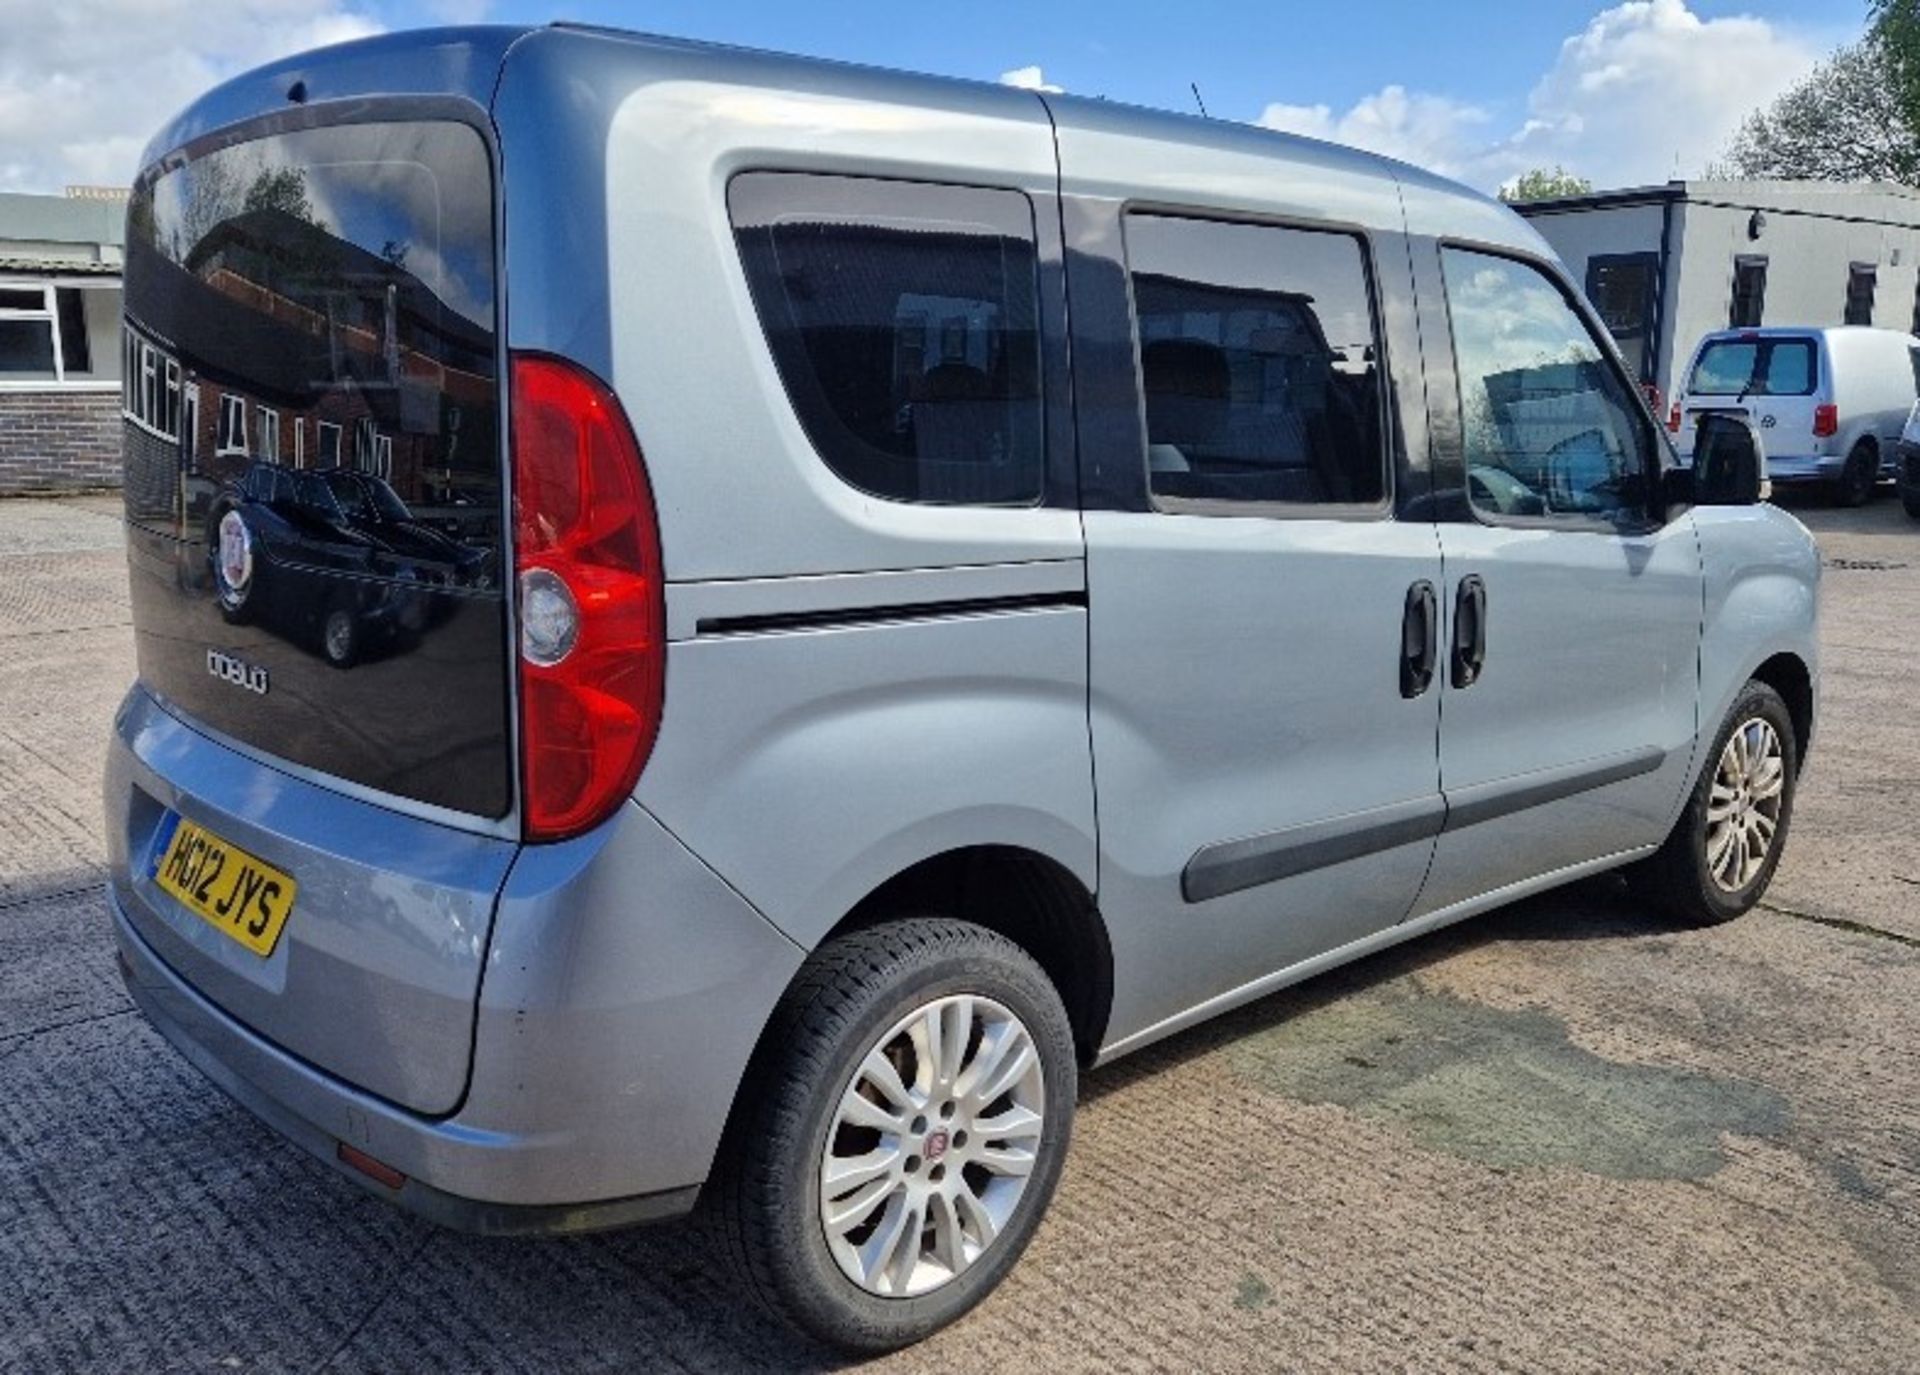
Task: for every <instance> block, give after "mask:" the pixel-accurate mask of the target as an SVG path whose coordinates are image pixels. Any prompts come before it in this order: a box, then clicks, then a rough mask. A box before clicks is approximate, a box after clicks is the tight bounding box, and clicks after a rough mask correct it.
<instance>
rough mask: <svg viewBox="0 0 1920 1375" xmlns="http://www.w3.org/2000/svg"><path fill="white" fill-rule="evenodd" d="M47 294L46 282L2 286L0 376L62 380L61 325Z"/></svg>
mask: <svg viewBox="0 0 1920 1375" xmlns="http://www.w3.org/2000/svg"><path fill="white" fill-rule="evenodd" d="M48 296H49V293H48V290H47V288H45V287H44V286H33V287H7V288H5V289H4V290H0V380H4V381H8V382H57V381H59V380H60V365H59V354H58V352H57V350H56V347H55V343H56V340H57V338H58V335H57V330H58V325H57V324H56V323H55V321H54V315H53V310H52V306H51V302H50V301H49V299H48Z"/></svg>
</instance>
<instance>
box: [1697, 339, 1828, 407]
mask: <svg viewBox="0 0 1920 1375" xmlns="http://www.w3.org/2000/svg"><path fill="white" fill-rule="evenodd" d="M1814 380H1815V378H1814V363H1813V340H1811V339H1717V340H1715V341H1714V342H1713V343H1711V344H1708V345H1707V346H1706V348H1705V349H1703V350H1702V351H1701V353H1700V361H1699V362H1697V363H1695V364H1694V365H1693V380H1692V381H1691V382H1689V383H1688V384H1687V390H1688V391H1689V392H1691V393H1693V394H1694V395H1695V396H1739V395H1741V394H1742V393H1744V394H1745V395H1747V396H1811V395H1812V394H1813V384H1814Z"/></svg>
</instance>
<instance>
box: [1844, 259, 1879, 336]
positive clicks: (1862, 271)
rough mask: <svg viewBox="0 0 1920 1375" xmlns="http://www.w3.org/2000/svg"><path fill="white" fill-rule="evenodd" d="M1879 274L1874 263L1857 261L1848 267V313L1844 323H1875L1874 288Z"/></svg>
mask: <svg viewBox="0 0 1920 1375" xmlns="http://www.w3.org/2000/svg"><path fill="white" fill-rule="evenodd" d="M1878 275H1879V274H1878V271H1877V270H1876V269H1875V267H1874V265H1873V264H1872V263H1855V264H1854V265H1853V266H1852V267H1850V268H1848V269H1847V313H1846V316H1845V317H1844V318H1843V319H1842V320H1841V323H1842V324H1846V325H1870V324H1872V323H1873V288H1874V284H1875V281H1876V280H1877V278H1878Z"/></svg>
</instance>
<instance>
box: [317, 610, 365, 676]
mask: <svg viewBox="0 0 1920 1375" xmlns="http://www.w3.org/2000/svg"><path fill="white" fill-rule="evenodd" d="M361 639H362V636H361V634H360V618H359V617H358V616H356V615H355V614H354V613H353V610H352V609H351V608H350V607H346V606H336V607H334V608H333V610H331V611H329V612H328V613H327V618H326V620H324V621H322V622H321V623H320V652H321V653H322V654H324V655H326V657H327V662H328V663H330V664H332V665H333V666H334V667H335V668H352V667H353V666H354V665H355V664H357V663H358V662H360V648H361V643H360V642H361Z"/></svg>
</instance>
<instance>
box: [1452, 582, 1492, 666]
mask: <svg viewBox="0 0 1920 1375" xmlns="http://www.w3.org/2000/svg"><path fill="white" fill-rule="evenodd" d="M1486 662H1487V585H1486V584H1485V583H1484V582H1482V581H1481V580H1480V577H1479V575H1478V574H1473V573H1470V574H1468V575H1467V576H1466V577H1464V578H1462V579H1460V587H1459V590H1458V591H1456V592H1455V593H1454V597H1453V685H1454V686H1455V687H1457V688H1463V687H1472V686H1473V685H1474V684H1475V683H1477V682H1479V681H1480V670H1481V669H1482V668H1483V667H1485V665H1486Z"/></svg>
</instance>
